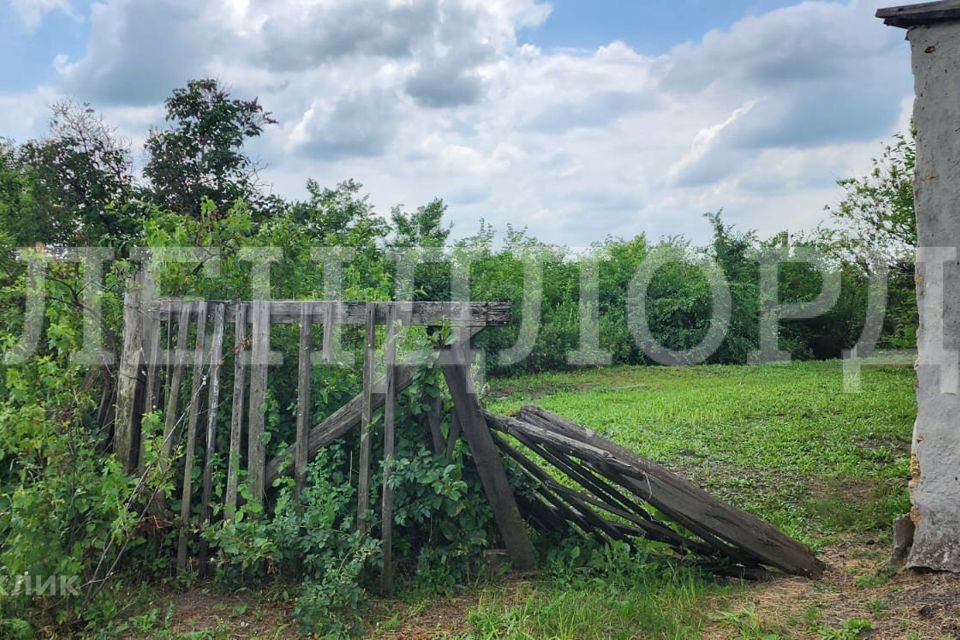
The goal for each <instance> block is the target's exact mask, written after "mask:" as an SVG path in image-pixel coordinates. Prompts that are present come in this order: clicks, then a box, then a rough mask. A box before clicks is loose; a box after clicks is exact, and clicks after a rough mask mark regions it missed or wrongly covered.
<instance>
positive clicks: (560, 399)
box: [488, 361, 916, 545]
mask: <svg viewBox="0 0 960 640" xmlns="http://www.w3.org/2000/svg"><path fill="white" fill-rule="evenodd" d="M914 379H915V376H914V372H913V370H912V369H910V368H907V367H899V368H898V367H885V368H872V369H866V370H865V371H864V373H863V391H862V392H861V393H858V394H845V393H843V392H842V390H841V389H842V386H841V385H842V378H841V371H840V364H839V362H835V361H833V362H801V363H792V364H788V365H775V366H773V365H768V366H742V367H741V366H707V367H689V368H660V367H618V368H613V369H601V370H592V371H577V372H571V373H552V374H546V375H541V376H529V377H524V378H514V379H505V380H495V381H493V382H492V383H491V396H492V397H493V398H496V400H495V401H494V402H491V403H488V404H489V408H490V409H491V410H493V411H498V412H511V411H515V410H516V409H518V408H519V407H520V405H522V404H525V403H528V402H532V403H535V404H538V405H540V406H542V407H544V408H546V409H549V410H551V411H554V412H556V413H559V414H560V415H563V416H565V417H567V418H569V419H571V420H573V421H575V422H579V423H581V424H583V425H585V426H587V427H589V428H591V429H593V430H595V431H597V432H598V433H601V434H603V435H606V436H608V437H610V438H612V439H613V440H615V441H617V442H618V443H620V444H622V445H624V446H626V447H628V448H630V449H633V450H635V451H637V452H638V453H640V454H641V455H644V456H647V457H649V458H651V459H653V460H656V461H658V462H661V463H663V464H664V465H666V466H668V467H670V468H672V469H675V470H679V471H681V472H682V473H684V474H685V475H686V476H688V477H690V478H691V479H693V480H694V481H696V482H697V483H698V484H700V485H702V486H704V487H705V488H706V489H708V490H710V491H712V492H713V493H715V494H717V495H719V496H720V497H722V498H724V499H727V500H729V501H731V502H733V503H734V504H736V505H737V506H740V507H743V508H746V509H748V510H750V511H752V512H754V513H756V514H758V515H760V516H762V517H763V518H765V519H767V520H769V521H771V522H773V523H774V524H776V525H777V526H779V527H781V528H782V529H784V530H785V531H786V532H787V533H790V534H791V535H794V536H797V537H798V538H801V539H803V540H804V541H805V542H808V543H812V544H814V545H820V544H825V543H829V542H832V541H833V540H834V539H835V538H836V536H837V535H839V534H845V533H849V532H851V531H855V532H862V531H867V530H873V529H876V528H877V527H878V526H883V527H887V525H889V523H890V521H891V519H892V518H893V517H894V516H895V515H899V514H902V513H905V512H906V511H907V510H909V503H908V498H907V493H906V478H907V477H908V475H909V449H910V437H911V431H912V427H913V420H914V417H915V416H916V404H915V402H916V401H915V397H914Z"/></svg>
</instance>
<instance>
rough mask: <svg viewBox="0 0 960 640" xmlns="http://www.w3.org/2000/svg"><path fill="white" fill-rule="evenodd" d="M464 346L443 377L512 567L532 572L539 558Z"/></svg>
mask: <svg viewBox="0 0 960 640" xmlns="http://www.w3.org/2000/svg"><path fill="white" fill-rule="evenodd" d="M465 342H466V341H461V342H460V343H458V344H457V345H455V346H454V349H453V350H452V353H453V356H454V358H453V359H449V360H447V362H445V363H444V364H442V365H441V368H442V370H443V376H444V378H445V379H446V381H447V387H449V388H450V393H451V395H452V396H453V406H454V412H455V413H456V415H457V418H458V419H459V421H460V425H461V428H462V429H463V433H464V435H465V436H466V438H467V444H469V445H470V453H471V454H472V455H473V461H474V463H475V464H476V466H477V472H478V474H479V476H480V482H481V483H482V484H483V489H484V493H486V496H487V500H489V501H490V506H491V507H492V508H493V515H494V518H495V519H496V521H497V527H498V528H499V530H500V535H501V536H502V537H503V541H504V545H505V546H506V548H507V553H509V554H510V560H511V561H512V563H513V567H514V569H516V570H518V571H531V570H533V569H534V568H535V566H536V554H535V553H534V550H533V544H531V542H530V537H529V536H528V535H527V530H526V527H525V525H524V522H523V518H521V517H520V510H519V509H518V508H517V502H516V500H515V499H514V497H513V491H512V489H511V488H510V484H509V483H508V482H507V474H506V472H505V471H504V469H503V463H502V461H501V460H500V455H499V453H498V452H497V447H496V445H495V444H494V442H493V438H492V436H491V435H490V430H489V428H488V427H487V423H486V420H484V417H483V409H482V408H481V407H480V402H479V400H478V399H477V396H476V394H475V393H474V392H473V390H472V389H471V383H470V371H469V363H467V362H466V348H467V347H468V346H469V344H465Z"/></svg>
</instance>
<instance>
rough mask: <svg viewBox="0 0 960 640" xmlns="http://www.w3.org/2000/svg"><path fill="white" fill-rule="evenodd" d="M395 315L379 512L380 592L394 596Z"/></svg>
mask: <svg viewBox="0 0 960 640" xmlns="http://www.w3.org/2000/svg"><path fill="white" fill-rule="evenodd" d="M396 324H397V313H396V307H390V308H389V309H388V310H387V339H386V340H387V348H386V354H385V355H384V362H385V364H386V378H387V388H386V393H385V394H384V396H385V397H384V405H383V504H382V508H381V514H382V515H381V519H380V521H381V533H380V539H381V549H382V552H383V573H382V575H381V580H380V592H381V594H383V595H393V588H394V585H393V487H391V486H390V478H391V477H392V475H393V461H394V457H395V456H396V447H397V433H396V413H397V326H396Z"/></svg>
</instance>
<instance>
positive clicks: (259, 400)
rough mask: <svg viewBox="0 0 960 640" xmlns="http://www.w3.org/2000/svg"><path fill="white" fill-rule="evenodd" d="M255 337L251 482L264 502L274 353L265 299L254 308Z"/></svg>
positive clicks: (249, 434) (253, 493)
mask: <svg viewBox="0 0 960 640" xmlns="http://www.w3.org/2000/svg"><path fill="white" fill-rule="evenodd" d="M251 313H252V318H251V320H252V326H251V332H252V338H253V343H252V345H251V348H250V358H251V362H250V408H249V412H248V413H249V415H248V416H247V419H248V420H249V426H248V427H247V479H248V480H249V482H250V495H251V496H252V498H253V499H254V500H258V501H260V502H262V501H263V498H264V480H263V473H264V464H265V457H266V448H265V446H264V442H263V438H264V426H265V423H266V417H265V414H264V410H263V405H264V402H266V399H267V370H268V366H267V358H268V356H269V353H270V307H269V306H267V303H266V302H265V301H263V300H257V301H255V302H254V303H253V306H252V307H251Z"/></svg>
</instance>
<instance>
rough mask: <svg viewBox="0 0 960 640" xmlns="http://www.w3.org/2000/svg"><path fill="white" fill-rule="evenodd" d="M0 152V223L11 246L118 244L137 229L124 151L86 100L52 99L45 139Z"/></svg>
mask: <svg viewBox="0 0 960 640" xmlns="http://www.w3.org/2000/svg"><path fill="white" fill-rule="evenodd" d="M0 155H2V158H0V174H2V176H3V177H2V178H0V200H2V201H0V217H2V222H0V224H2V228H3V229H4V231H6V232H7V233H8V234H10V236H11V237H12V238H13V240H14V241H15V242H16V243H17V244H19V245H26V244H32V243H35V242H43V243H46V244H53V245H84V246H85V245H91V244H118V243H120V242H122V241H123V240H126V239H128V238H129V237H131V236H133V235H135V234H137V233H138V224H137V221H136V216H135V214H134V213H132V209H131V208H130V207H129V206H127V204H128V203H129V201H130V200H131V196H132V195H133V194H134V192H135V181H134V177H133V170H132V162H131V158H130V151H129V148H128V146H127V144H126V143H125V141H123V140H121V139H120V138H118V137H117V136H116V134H115V132H114V130H113V129H111V128H109V127H108V126H106V125H105V124H104V122H103V120H102V119H101V118H100V116H99V115H97V113H96V112H95V111H94V110H93V109H92V108H91V107H90V106H89V105H86V104H82V105H78V104H76V103H73V102H70V101H64V102H60V103H57V104H56V105H54V107H53V117H52V118H51V121H50V135H49V136H48V137H47V138H45V139H43V140H32V141H30V142H27V143H25V144H23V145H22V146H20V147H19V148H17V147H14V146H12V145H6V146H5V147H4V150H3V153H2V154H0Z"/></svg>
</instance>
